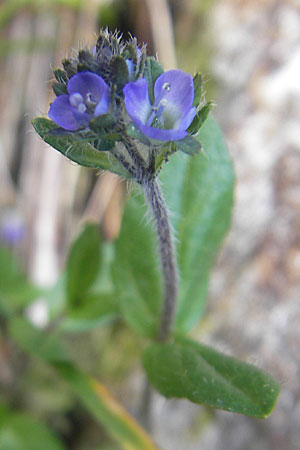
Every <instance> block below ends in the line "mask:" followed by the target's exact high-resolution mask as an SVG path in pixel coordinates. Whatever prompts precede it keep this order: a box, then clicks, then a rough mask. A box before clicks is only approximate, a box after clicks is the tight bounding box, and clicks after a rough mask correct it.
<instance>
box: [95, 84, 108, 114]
mask: <svg viewBox="0 0 300 450" xmlns="http://www.w3.org/2000/svg"><path fill="white" fill-rule="evenodd" d="M109 103H110V95H109V90H108V86H107V89H106V88H105V89H104V90H103V93H102V97H101V99H100V101H99V102H98V104H97V106H96V108H95V111H94V116H95V117H97V116H100V115H101V114H106V113H107V112H108V108H109Z"/></svg>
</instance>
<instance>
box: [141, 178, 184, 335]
mask: <svg viewBox="0 0 300 450" xmlns="http://www.w3.org/2000/svg"><path fill="white" fill-rule="evenodd" d="M143 187H144V191H145V195H146V198H147V200H148V202H149V204H150V206H151V209H152V212H153V216H154V219H155V225H156V230H157V234H158V240H159V249H160V256H161V263H162V270H163V276H164V303H163V308H162V315H161V322H160V328H159V335H158V337H159V339H160V340H161V341H164V340H166V339H168V338H169V336H170V333H171V329H172V324H173V320H174V316H175V310H176V303H177V293H178V270H177V263H176V258H175V250H174V244H173V239H172V233H171V227H170V222H169V217H168V211H167V205H166V203H165V200H164V198H163V195H162V193H161V190H160V187H159V184H158V181H157V179H156V178H153V179H151V180H150V181H147V182H145V183H143Z"/></svg>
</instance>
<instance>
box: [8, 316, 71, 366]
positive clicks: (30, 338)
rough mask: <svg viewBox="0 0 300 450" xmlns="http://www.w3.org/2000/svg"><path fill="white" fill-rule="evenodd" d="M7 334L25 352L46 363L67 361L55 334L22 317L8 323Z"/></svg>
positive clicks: (66, 356) (62, 347)
mask: <svg viewBox="0 0 300 450" xmlns="http://www.w3.org/2000/svg"><path fill="white" fill-rule="evenodd" d="M9 333H10V336H11V337H12V338H13V339H14V340H15V341H16V342H17V343H18V344H19V346H20V347H21V348H22V349H23V350H24V351H25V352H27V353H29V354H31V355H33V356H37V357H39V358H41V359H43V360H46V361H48V362H57V361H59V362H61V361H68V360H69V356H68V354H67V351H66V349H65V348H64V346H63V344H62V343H61V342H60V339H59V336H58V333H57V332H53V331H52V332H50V331H44V330H42V329H40V328H36V327H34V326H33V325H32V324H31V323H30V322H29V321H28V320H26V319H24V318H23V317H15V318H13V319H11V320H10V322H9Z"/></svg>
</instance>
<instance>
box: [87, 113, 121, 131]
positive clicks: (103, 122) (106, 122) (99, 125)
mask: <svg viewBox="0 0 300 450" xmlns="http://www.w3.org/2000/svg"><path fill="white" fill-rule="evenodd" d="M114 124H115V120H114V117H113V116H112V115H111V114H101V115H100V116H97V117H93V119H92V120H91V121H90V123H89V125H90V127H91V129H92V130H94V131H99V129H100V130H101V129H103V128H111V127H112V126H113V125H114Z"/></svg>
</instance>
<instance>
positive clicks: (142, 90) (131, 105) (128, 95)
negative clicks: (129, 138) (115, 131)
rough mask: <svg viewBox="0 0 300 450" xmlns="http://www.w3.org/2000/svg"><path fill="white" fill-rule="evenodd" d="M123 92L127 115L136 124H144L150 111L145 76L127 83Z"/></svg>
mask: <svg viewBox="0 0 300 450" xmlns="http://www.w3.org/2000/svg"><path fill="white" fill-rule="evenodd" d="M123 92H124V95H125V99H124V100H125V106H126V110H127V113H128V115H129V116H130V117H131V119H132V120H133V121H134V122H135V123H137V124H138V125H140V124H145V123H146V121H147V119H148V116H149V114H150V113H151V104H150V100H149V96H148V86H147V81H146V80H145V78H141V79H140V80H138V81H133V82H131V83H127V84H126V86H125V87H124V89H123Z"/></svg>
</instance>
